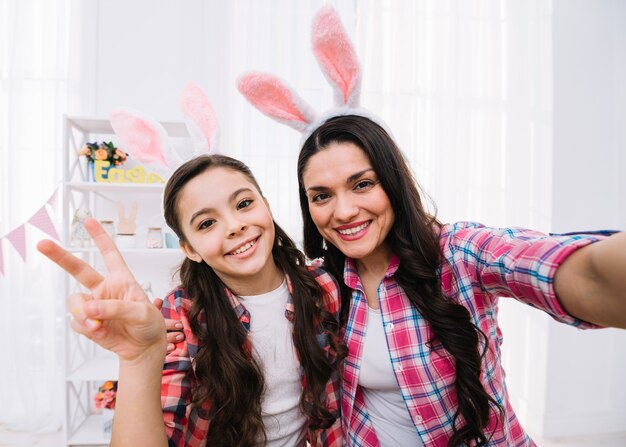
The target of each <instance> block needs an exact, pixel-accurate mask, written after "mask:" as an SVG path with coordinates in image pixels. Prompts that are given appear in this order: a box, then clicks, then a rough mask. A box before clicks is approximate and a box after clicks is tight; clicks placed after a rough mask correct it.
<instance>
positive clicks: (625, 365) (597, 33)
mask: <svg viewBox="0 0 626 447" xmlns="http://www.w3.org/2000/svg"><path fill="white" fill-rule="evenodd" d="M81 4H82V8H83V11H82V13H81V14H83V17H84V21H83V23H84V24H85V30H86V35H85V40H84V41H83V42H82V45H83V50H82V59H83V61H84V72H83V77H86V81H87V82H86V83H85V84H84V85H83V87H82V88H83V91H84V92H85V93H84V94H85V95H86V97H88V98H92V100H90V101H88V104H89V105H88V107H86V108H83V109H82V110H77V111H76V112H77V113H82V114H87V115H94V116H97V117H106V116H107V115H108V113H109V112H110V110H111V109H113V108H115V107H118V106H131V107H135V108H137V109H139V110H143V111H145V112H147V113H149V114H151V115H153V116H154V117H156V118H158V119H161V120H180V118H181V116H180V114H179V112H178V95H179V93H180V91H181V90H182V88H183V86H184V85H185V84H186V83H187V82H188V81H190V80H195V81H197V82H199V83H200V84H201V85H202V86H203V87H204V88H205V90H206V91H207V93H208V95H209V97H211V98H212V99H214V98H218V99H217V101H216V102H215V103H214V106H215V108H216V110H217V112H218V115H219V113H220V110H225V109H226V108H227V107H229V104H227V99H224V98H227V97H228V96H224V95H223V89H232V90H233V92H234V79H233V80H232V81H231V82H230V83H225V82H224V80H223V77H219V76H217V75H215V73H218V72H219V70H220V61H223V60H225V58H228V57H237V55H229V54H225V52H224V51H221V52H220V49H221V47H220V44H219V42H220V39H221V37H223V36H220V33H226V32H228V29H226V24H225V23H224V22H223V21H221V20H220V17H217V16H215V15H213V14H211V11H212V7H213V6H214V5H215V4H216V3H215V2H214V1H202V0H186V1H185V2H170V1H165V0H149V1H148V0H140V1H133V2H128V1H123V0H106V1H99V0H85V1H83V2H82V3H81ZM624 24H626V2H621V1H618V0H576V1H574V0H553V37H554V41H553V43H552V45H553V55H554V57H553V71H554V85H553V110H554V116H553V125H554V127H553V137H554V152H553V176H554V177H553V182H552V190H551V191H547V192H546V193H548V194H549V193H551V194H552V204H553V205H552V229H553V231H572V230H576V229H593V228H603V227H613V228H617V229H626V178H625V176H624V175H623V174H622V173H623V172H624V171H625V168H626V156H625V155H624V154H625V153H626V149H625V148H626V131H625V130H624V129H625V128H626V86H625V85H626V32H625V31H624V28H626V26H624ZM268 32H271V31H268ZM230 38H236V36H232V35H231V36H230ZM207 55H214V56H215V57H214V58H209V57H206V56H207ZM308 59H310V58H308ZM308 59H307V60H308ZM220 93H222V94H220ZM240 124H241V123H235V124H233V125H240ZM260 180H261V181H262V179H260ZM262 183H263V181H262ZM270 200H271V201H272V200H274V198H273V197H270ZM294 204H295V202H294ZM279 220H280V219H279ZM520 307H522V306H517V307H516V308H515V309H514V311H513V314H512V315H511V314H509V318H503V320H504V321H505V323H506V324H503V331H504V335H505V348H506V349H507V350H508V356H507V359H506V366H507V367H508V369H509V374H508V376H507V380H508V383H509V388H510V391H511V395H512V397H513V398H514V401H513V403H514V405H515V406H516V409H517V411H518V412H519V414H520V417H521V419H522V420H523V421H524V423H525V426H526V428H527V429H528V430H529V431H530V432H531V433H533V434H536V435H539V436H568V435H575V434H580V433H585V434H593V433H600V432H612V431H620V430H621V431H626V386H624V384H623V380H624V379H623V378H624V377H626V333H624V332H620V331H616V330H604V331H597V332H589V331H587V332H585V333H581V332H580V331H577V330H574V329H572V328H569V327H564V326H563V325H559V324H556V323H554V322H553V321H552V320H550V319H549V318H548V317H546V316H545V315H543V314H541V313H539V312H536V311H533V310H531V309H526V308H523V309H521V310H520V309H519V308H520ZM519 334H524V335H523V336H521V337H520V336H519Z"/></svg>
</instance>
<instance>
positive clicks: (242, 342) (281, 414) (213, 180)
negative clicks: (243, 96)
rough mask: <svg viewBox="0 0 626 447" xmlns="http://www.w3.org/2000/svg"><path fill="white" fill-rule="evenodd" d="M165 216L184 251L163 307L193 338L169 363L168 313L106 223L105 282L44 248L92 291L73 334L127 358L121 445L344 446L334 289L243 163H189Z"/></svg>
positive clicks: (74, 301) (81, 301)
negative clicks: (278, 219) (309, 262)
mask: <svg viewBox="0 0 626 447" xmlns="http://www.w3.org/2000/svg"><path fill="white" fill-rule="evenodd" d="M164 208H165V218H166V221H167V224H168V225H169V226H170V227H171V228H172V229H173V230H174V231H175V233H176V234H177V235H178V237H179V239H180V243H181V247H182V249H183V251H184V253H185V255H186V259H185V260H184V262H183V264H182V266H181V268H180V279H181V286H180V287H178V288H176V289H175V290H174V291H172V292H171V293H170V294H169V295H168V296H167V297H166V299H165V300H164V303H163V309H162V312H163V314H164V315H165V316H166V317H168V318H171V319H174V320H179V321H180V322H181V323H182V325H183V332H184V334H185V341H183V342H179V343H178V344H177V345H176V346H175V349H174V351H173V352H172V353H171V354H169V355H168V356H167V358H166V357H165V350H166V338H165V335H164V334H165V331H164V327H165V326H164V322H163V317H162V315H161V314H159V312H158V310H157V309H156V308H155V307H154V306H153V305H152V304H151V303H150V302H149V300H148V299H147V297H146V296H145V295H144V293H143V291H142V290H141V287H139V285H138V284H137V282H136V281H135V279H134V278H133V276H132V274H131V273H130V271H129V270H128V268H127V267H126V265H125V263H124V261H123V259H122V257H121V255H120V253H119V252H118V251H117V249H116V247H115V245H114V243H113V241H112V240H111V239H110V238H109V237H108V236H107V234H106V233H105V232H104V231H103V230H102V228H101V227H100V226H99V225H98V223H97V222H96V221H95V220H88V221H86V224H85V225H86V227H87V229H88V231H89V232H90V234H91V235H92V237H93V238H94V240H95V242H96V244H97V246H98V248H99V249H100V251H101V253H102V255H103V258H104V261H105V264H106V266H107V269H108V271H109V274H108V276H106V277H102V276H101V275H100V274H98V273H97V272H96V271H95V270H94V269H93V268H91V267H90V266H89V265H87V264H86V263H84V262H83V261H82V260H80V259H78V258H76V257H74V256H73V255H71V254H69V253H68V252H66V251H65V250H64V249H62V248H61V247H59V246H58V245H56V244H54V243H53V242H51V241H42V242H41V243H40V244H39V246H38V248H39V250H40V251H41V252H42V253H43V254H45V255H46V256H48V257H49V258H50V259H51V260H52V261H54V262H56V263H57V264H58V265H59V266H61V267H62V268H64V269H65V270H66V271H67V272H68V273H70V274H71V275H72V276H74V277H75V278H76V280H78V281H79V282H80V283H82V284H83V285H84V286H85V287H87V288H88V289H89V291H90V293H88V294H76V295H72V296H70V297H69V298H68V301H69V308H70V309H71V312H72V314H73V316H74V320H73V321H72V327H73V329H74V330H76V331H77V332H79V333H81V334H83V335H85V336H87V337H89V338H91V339H92V340H93V341H95V342H96V343H98V344H99V345H101V346H102V347H104V348H106V349H109V350H111V351H113V352H115V353H117V354H118V356H119V359H120V370H119V384H118V396H117V403H116V414H115V420H114V424H113V435H112V445H113V446H123V445H129V446H131V445H132V446H136V445H150V446H157V445H167V444H168V443H169V445H170V446H171V445H177V446H183V445H184V446H201V445H209V446H251V445H269V446H279V445H280V446H303V445H306V443H307V442H308V443H310V444H311V445H330V446H340V445H342V438H341V429H340V421H339V419H338V416H339V413H338V371H337V364H338V361H339V360H340V358H341V356H342V349H341V345H340V343H339V341H338V338H337V327H338V324H337V315H338V310H339V307H338V292H337V287H338V286H337V284H336V282H335V281H334V280H333V279H332V278H331V277H330V276H329V275H328V274H327V273H326V272H324V271H323V270H320V269H316V268H310V267H305V264H304V257H303V255H302V253H301V252H300V251H298V249H297V248H296V246H295V244H294V243H293V241H292V240H291V239H289V237H288V236H287V235H286V234H285V232H284V231H283V230H282V229H281V228H280V227H279V226H278V225H277V224H276V223H275V222H274V221H273V219H272V215H271V212H270V209H269V206H268V203H267V201H266V200H265V198H264V197H263V195H262V194H261V190H260V188H259V186H258V184H257V182H256V180H255V179H254V177H253V176H252V173H251V172H250V170H249V169H248V168H247V167H246V166H245V165H244V164H243V163H241V162H239V161H237V160H235V159H232V158H230V157H226V156H222V155H206V156H200V157H197V158H194V159H192V160H191V161H188V162H187V163H185V164H183V165H182V166H181V167H180V168H178V169H177V170H176V171H175V172H174V174H173V175H172V177H171V178H170V179H169V181H168V183H167V185H166V188H165V194H164ZM164 362H165V366H163V363H164ZM163 421H165V424H164V423H163Z"/></svg>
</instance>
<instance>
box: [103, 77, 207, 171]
mask: <svg viewBox="0 0 626 447" xmlns="http://www.w3.org/2000/svg"><path fill="white" fill-rule="evenodd" d="M180 106H181V109H182V111H183V113H184V114H185V124H186V125H187V129H188V131H189V134H190V136H191V139H192V143H193V148H194V150H193V152H192V153H191V156H186V157H184V156H182V155H181V154H180V153H179V152H177V151H176V150H175V149H174V148H173V147H172V146H171V145H170V144H169V143H168V142H167V138H168V136H167V132H166V131H165V129H164V128H163V126H162V125H161V124H160V123H159V122H158V121H156V120H154V119H152V118H150V117H149V116H146V115H144V114H142V113H140V112H138V111H136V110H132V109H127V108H126V109H118V110H114V111H113V112H112V113H111V115H110V121H111V126H112V127H113V131H114V132H115V134H116V135H117V136H118V137H119V139H120V140H121V142H122V144H123V146H124V149H125V150H126V151H127V152H128V153H129V154H130V155H131V156H132V157H133V158H134V159H135V160H137V161H140V162H142V163H145V164H149V165H152V166H153V167H154V168H156V170H157V171H159V173H160V174H163V175H162V176H163V177H164V178H167V177H169V175H170V174H171V173H172V172H174V170H176V168H178V167H179V166H180V165H181V164H183V162H185V161H186V160H187V159H190V158H193V157H196V156H198V155H202V154H207V153H210V152H213V153H215V152H216V151H217V143H218V136H219V135H218V134H219V128H218V124H217V117H216V116H215V112H214V111H213V107H211V103H210V102H209V100H208V98H207V97H206V95H205V94H204V92H203V91H202V89H201V88H200V86H198V85H197V84H194V83H190V84H189V85H187V87H185V89H184V90H183V93H182V97H181V102H180Z"/></svg>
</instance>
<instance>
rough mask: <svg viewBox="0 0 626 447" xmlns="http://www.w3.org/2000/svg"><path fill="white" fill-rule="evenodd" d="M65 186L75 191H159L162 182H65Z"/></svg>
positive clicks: (160, 190) (161, 187)
mask: <svg viewBox="0 0 626 447" xmlns="http://www.w3.org/2000/svg"><path fill="white" fill-rule="evenodd" d="M66 185H67V187H68V188H70V189H74V190H76V191H97V192H116V193H119V192H132V193H153V194H154V193H159V194H160V193H161V192H162V191H163V187H164V185H163V183H148V184H146V183H106V182H67V183H66Z"/></svg>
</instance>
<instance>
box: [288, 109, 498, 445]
mask: <svg viewBox="0 0 626 447" xmlns="http://www.w3.org/2000/svg"><path fill="white" fill-rule="evenodd" d="M343 142H350V143H353V144H355V145H357V146H358V147H359V148H361V150H363V152H364V153H365V154H366V155H367V157H368V159H369V160H370V162H371V164H372V167H373V168H374V171H375V172H376V175H377V176H378V179H379V180H380V182H381V185H382V187H383V189H384V191H385V193H386V194H387V196H388V198H389V201H390V203H391V207H392V209H393V210H394V215H395V220H394V224H393V227H392V228H391V230H390V232H389V235H388V236H387V239H386V242H387V243H388V244H389V246H390V247H391V250H392V252H393V253H394V254H395V255H396V256H398V258H399V259H400V266H399V268H398V270H397V272H396V274H395V278H396V280H397V281H398V283H399V284H400V286H401V287H402V289H403V290H404V292H405V293H406V295H407V296H408V298H409V300H410V301H411V303H412V304H413V305H414V306H415V308H416V309H417V310H418V311H419V312H420V313H421V314H422V316H423V317H424V318H425V319H426V320H427V321H428V323H429V324H430V326H431V327H432V329H433V332H434V339H433V340H430V345H431V346H435V344H434V343H433V342H434V341H435V340H436V341H439V342H440V343H441V346H443V348H444V349H445V350H447V351H448V352H449V353H450V354H451V355H452V356H453V357H454V360H455V365H456V394H457V399H458V405H459V406H458V409H457V411H456V413H455V415H454V421H453V425H454V434H453V436H452V437H451V439H450V441H449V444H448V445H450V446H460V445H474V446H483V445H486V444H487V443H488V440H489V437H490V434H488V433H487V434H486V433H485V431H486V429H487V426H488V424H489V415H490V411H491V409H492V408H493V409H494V411H496V412H497V413H499V414H500V416H501V415H502V407H501V406H500V404H499V403H498V402H497V401H496V400H495V399H494V398H493V397H491V396H490V395H489V394H488V393H487V392H486V391H485V389H484V387H483V385H482V383H481V381H480V373H481V362H482V358H483V356H484V355H485V352H486V349H487V339H486V336H485V335H484V333H483V332H482V331H481V330H480V329H479V328H477V327H476V326H475V325H474V324H473V323H472V319H471V315H470V313H469V311H468V310H467V309H466V308H465V307H464V306H462V305H460V304H457V303H454V302H453V301H451V300H449V299H447V298H446V297H445V296H444V295H443V292H442V290H441V284H440V279H439V276H438V273H437V270H438V268H439V267H440V265H441V262H442V259H443V255H442V252H441V248H440V246H439V239H438V235H437V233H436V232H435V231H434V229H435V228H436V227H437V226H439V223H438V222H437V220H436V218H435V217H434V216H432V215H430V214H429V213H428V212H427V211H426V210H425V207H424V206H423V204H422V200H421V197H420V194H419V191H418V188H417V183H416V182H415V180H414V178H413V175H412V173H411V170H410V169H409V166H408V164H407V162H406V160H405V158H404V156H403V155H402V153H401V152H400V149H399V148H398V147H397V146H396V144H395V142H394V141H393V139H392V138H391V137H390V136H389V135H388V134H387V132H385V130H384V129H383V128H382V127H380V126H379V125H377V124H375V123H374V122H373V121H371V120H369V119H367V118H364V117H361V116H354V115H348V116H339V117H334V118H331V119H329V120H328V121H326V123H324V124H323V125H322V126H320V127H319V128H318V129H316V130H315V131H314V132H313V133H312V134H311V136H310V137H309V138H308V139H307V140H306V141H305V143H304V146H303V147H302V150H301V151H300V156H299V158H298V181H299V186H300V208H301V211H302V218H303V222H304V251H305V253H306V255H307V256H309V257H310V258H323V259H324V262H325V266H326V267H327V268H328V269H329V271H330V272H331V273H332V274H333V275H334V276H335V277H336V278H340V277H341V275H343V268H344V262H345V259H346V256H345V255H344V254H343V253H342V252H341V251H339V250H338V249H337V248H336V247H335V246H333V245H332V244H330V243H328V244H325V243H324V240H323V238H322V235H321V234H320V232H319V231H318V230H317V228H316V226H315V223H314V222H313V219H312V218H311V213H310V212H309V205H308V200H307V196H306V192H305V189H304V183H303V180H302V179H303V174H304V171H305V169H306V167H307V163H308V161H309V160H310V158H311V157H312V156H313V155H315V154H316V153H317V152H319V151H321V150H324V148H326V147H328V145H330V144H331V143H343ZM341 287H342V304H341V309H342V314H341V320H342V323H343V324H345V323H346V320H347V314H348V310H349V308H350V297H351V294H352V291H351V290H350V289H349V288H348V287H347V286H346V285H345V284H343V283H341ZM481 340H482V341H483V343H484V349H481V347H480V343H479V342H480V341H481ZM460 416H462V419H463V420H464V421H465V423H463V424H459V423H458V421H459V419H460Z"/></svg>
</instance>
